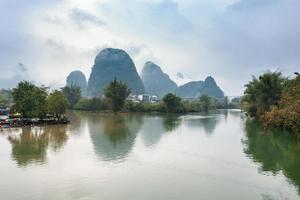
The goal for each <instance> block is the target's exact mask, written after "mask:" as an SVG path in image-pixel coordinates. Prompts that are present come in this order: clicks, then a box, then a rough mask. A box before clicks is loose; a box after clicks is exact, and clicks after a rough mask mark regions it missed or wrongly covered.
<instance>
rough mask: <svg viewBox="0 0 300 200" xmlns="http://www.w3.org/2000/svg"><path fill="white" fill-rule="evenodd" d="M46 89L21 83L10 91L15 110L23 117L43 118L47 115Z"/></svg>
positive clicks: (26, 82)
mask: <svg viewBox="0 0 300 200" xmlns="http://www.w3.org/2000/svg"><path fill="white" fill-rule="evenodd" d="M47 89H48V88H46V87H37V86H35V85H34V84H32V83H30V82H28V81H22V82H20V83H19V84H18V86H17V87H16V88H14V89H13V91H12V96H13V100H14V103H15V110H16V112H19V113H21V114H22V116H23V117H44V116H45V115H46V113H47V101H46V99H47V95H48V93H47Z"/></svg>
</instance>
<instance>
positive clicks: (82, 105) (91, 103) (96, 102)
mask: <svg viewBox="0 0 300 200" xmlns="http://www.w3.org/2000/svg"><path fill="white" fill-rule="evenodd" d="M107 108H108V105H107V103H106V102H105V101H103V100H101V99H100V98H97V97H94V98H92V99H88V98H81V99H80V100H79V101H78V102H77V104H76V105H75V107H74V109H75V110H88V111H94V110H106V109H107Z"/></svg>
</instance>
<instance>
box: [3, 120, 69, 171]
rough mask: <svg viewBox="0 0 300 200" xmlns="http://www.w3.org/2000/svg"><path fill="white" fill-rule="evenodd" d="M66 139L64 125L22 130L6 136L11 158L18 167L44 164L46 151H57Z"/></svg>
mask: <svg viewBox="0 0 300 200" xmlns="http://www.w3.org/2000/svg"><path fill="white" fill-rule="evenodd" d="M67 138H68V136H67V134H66V125H62V126H46V127H43V128H22V129H20V132H17V133H10V135H9V136H8V140H9V141H10V143H11V144H12V158H13V160H15V161H16V162H17V164H18V165H19V166H26V165H28V164H30V163H39V164H42V163H44V162H45V161H46V153H47V149H48V148H49V149H51V150H53V151H58V150H59V149H60V148H62V147H63V145H64V144H65V142H66V141H67Z"/></svg>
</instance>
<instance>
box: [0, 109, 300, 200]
mask: <svg viewBox="0 0 300 200" xmlns="http://www.w3.org/2000/svg"><path fill="white" fill-rule="evenodd" d="M70 118H71V120H72V123H71V124H70V125H60V126H47V127H42V128H22V129H11V130H4V131H2V132H0V169H1V170H0V199H9V200H15V199H18V200H19V199H20V200H21V199H22V200H23V199H31V200H40V199H45V200H50V199H51V200H52V199H53V200H54V199H55V200H60V199H64V200H65V199H67V200H68V199H70V200H71V199H72V200H74V199H83V200H88V199H105V200H116V199H130V200H141V199H143V200H148V199H149V200H153V199H161V200H166V199H172V200H177V199H178V200H182V199H185V200H189V199H191V200H194V199H195V200H198V199H228V200H232V199H238V200H239V199H246V200H247V199H249V200H250V199H251V200H252V199H300V196H299V191H300V156H299V155H300V142H298V141H297V140H296V139H295V138H294V137H292V136H290V135H288V134H286V133H283V132H279V131H275V132H273V133H272V134H270V133H264V132H263V131H262V130H261V128H260V126H259V124H258V123H256V122H252V121H249V120H247V119H246V117H245V116H244V115H243V114H242V113H241V112H240V111H238V110H224V111H218V112H213V113H207V114H205V113H200V114H192V115H183V116H181V115H142V114H118V115H113V114H100V113H85V112H73V113H70Z"/></svg>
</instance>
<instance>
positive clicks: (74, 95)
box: [62, 85, 81, 109]
mask: <svg viewBox="0 0 300 200" xmlns="http://www.w3.org/2000/svg"><path fill="white" fill-rule="evenodd" d="M62 92H63V94H64V95H65V97H66V98H67V99H68V102H69V107H70V108H71V109H73V108H74V106H75V105H76V103H77V102H78V101H79V100H80V98H81V89H80V87H79V86H75V85H71V86H66V87H64V88H62Z"/></svg>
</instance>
